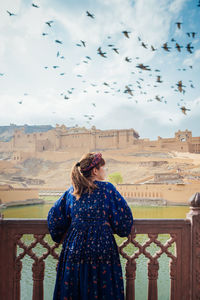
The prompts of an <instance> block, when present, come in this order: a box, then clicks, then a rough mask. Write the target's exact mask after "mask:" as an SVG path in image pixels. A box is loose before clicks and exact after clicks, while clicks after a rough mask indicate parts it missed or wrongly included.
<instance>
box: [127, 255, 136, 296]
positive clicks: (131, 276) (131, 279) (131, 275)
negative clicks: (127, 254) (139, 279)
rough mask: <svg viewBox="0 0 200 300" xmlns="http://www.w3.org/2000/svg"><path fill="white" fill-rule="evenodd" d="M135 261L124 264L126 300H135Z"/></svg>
mask: <svg viewBox="0 0 200 300" xmlns="http://www.w3.org/2000/svg"><path fill="white" fill-rule="evenodd" d="M135 275H136V261H135V260H134V261H127V263H126V300H135Z"/></svg>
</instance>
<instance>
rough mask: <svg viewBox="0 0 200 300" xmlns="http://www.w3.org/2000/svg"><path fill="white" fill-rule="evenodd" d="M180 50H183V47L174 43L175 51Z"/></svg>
mask: <svg viewBox="0 0 200 300" xmlns="http://www.w3.org/2000/svg"><path fill="white" fill-rule="evenodd" d="M181 48H183V46H180V45H179V44H178V43H176V49H177V50H178V51H179V52H181Z"/></svg>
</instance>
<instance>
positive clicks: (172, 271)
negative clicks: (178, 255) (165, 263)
mask: <svg viewBox="0 0 200 300" xmlns="http://www.w3.org/2000/svg"><path fill="white" fill-rule="evenodd" d="M176 269H177V265H176V262H175V261H173V260H170V279H171V289H170V300H176V299H175V287H176Z"/></svg>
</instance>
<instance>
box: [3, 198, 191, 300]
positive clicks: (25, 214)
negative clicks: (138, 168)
mask: <svg viewBox="0 0 200 300" xmlns="http://www.w3.org/2000/svg"><path fill="white" fill-rule="evenodd" d="M52 205H53V202H52V204H43V205H42V204H41V205H29V206H21V207H10V208H7V209H5V210H4V212H3V213H4V217H5V218H45V219H46V218H47V214H48V211H49V209H50V208H51V206H52ZM130 207H131V209H132V213H133V217H134V218H142V219H146V218H150V219H152V218H159V219H161V218H167V219H168V218H185V217H186V214H187V213H188V212H189V207H188V206H172V207H170V206H168V207H144V206H143V207H137V206H131V205H130ZM114 236H115V239H116V242H117V244H118V245H120V244H121V243H122V242H123V241H124V240H126V238H120V237H118V236H117V235H114ZM147 239H148V237H147V235H144V234H143V235H137V238H136V240H137V241H138V242H139V243H140V244H143V243H144V242H145V240H147ZM158 239H159V240H160V241H161V242H162V243H163V244H164V243H165V242H166V241H167V240H168V239H169V235H167V234H162V235H159V237H158ZM22 240H23V242H24V243H26V245H30V243H31V242H32V241H33V240H34V237H33V235H23V238H22ZM44 240H45V241H46V242H48V243H49V244H50V245H53V242H52V240H51V237H50V236H49V235H47V236H46V237H45V238H44ZM60 250H61V246H60V247H59V249H58V250H56V252H57V253H59V252H60ZM136 250H137V249H136V248H135V247H134V246H133V245H130V244H129V245H128V246H127V247H126V248H125V249H124V251H125V252H127V253H128V254H129V255H131V254H132V253H133V252H134V251H136ZM147 250H148V251H149V252H150V253H151V255H153V254H154V253H155V252H156V251H157V250H159V248H158V247H157V246H156V245H155V244H151V246H150V247H148V249H147ZM170 251H171V252H172V253H174V252H175V247H174V245H173V246H172V247H171V248H170ZM21 252H23V250H22V249H20V248H18V249H17V255H19V253H21ZM33 252H35V253H37V255H38V256H41V255H42V254H43V253H45V252H46V249H44V248H43V246H41V245H40V244H37V245H36V247H35V248H34V249H33ZM120 260H121V264H122V269H123V275H124V278H125V263H126V260H125V259H123V258H122V257H120ZM45 261H46V264H45V280H44V299H45V300H50V299H52V295H53V290H54V285H55V277H56V263H57V260H55V259H54V258H53V257H52V256H48V257H47V259H46V260H45ZM158 261H159V277H158V299H161V300H168V299H169V295H170V292H169V289H170V279H169V258H168V257H167V255H166V254H162V255H161V257H160V258H159V260H158ZM22 262H23V269H22V279H21V299H22V300H29V299H32V289H33V281H32V263H33V260H32V259H31V258H30V257H29V256H28V255H26V256H25V257H24V258H23V260H22ZM147 262H148V259H147V258H146V257H145V256H143V255H140V256H139V258H138V259H137V271H136V283H135V285H136V300H146V299H147V293H148V291H147V287H148V279H147ZM125 286H126V282H125V280H124V287H125Z"/></svg>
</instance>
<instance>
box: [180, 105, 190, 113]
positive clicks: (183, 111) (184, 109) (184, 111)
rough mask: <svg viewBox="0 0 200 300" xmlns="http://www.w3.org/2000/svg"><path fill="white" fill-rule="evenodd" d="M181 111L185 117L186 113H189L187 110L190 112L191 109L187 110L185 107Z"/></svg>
mask: <svg viewBox="0 0 200 300" xmlns="http://www.w3.org/2000/svg"><path fill="white" fill-rule="evenodd" d="M180 109H181V111H182V113H183V114H184V115H186V111H187V110H188V111H190V110H191V109H188V108H186V107H185V106H181V107H180Z"/></svg>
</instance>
